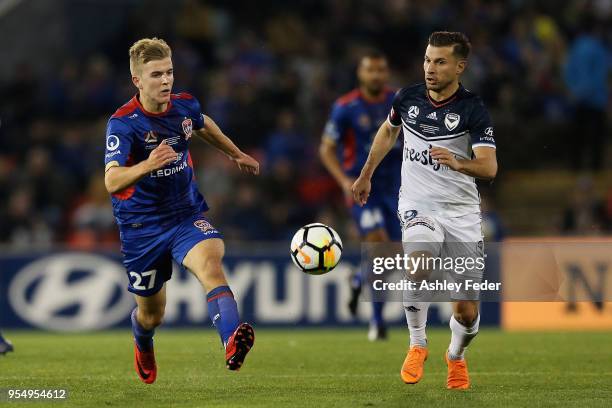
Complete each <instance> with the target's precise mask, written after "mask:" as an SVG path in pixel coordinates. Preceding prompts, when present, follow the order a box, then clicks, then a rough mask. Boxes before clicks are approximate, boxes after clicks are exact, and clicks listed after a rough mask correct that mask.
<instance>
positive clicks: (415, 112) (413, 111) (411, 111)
mask: <svg viewBox="0 0 612 408" xmlns="http://www.w3.org/2000/svg"><path fill="white" fill-rule="evenodd" d="M408 116H409V117H410V119H414V118H416V117H417V116H419V107H418V106H415V105H412V106H411V107H410V108H408Z"/></svg>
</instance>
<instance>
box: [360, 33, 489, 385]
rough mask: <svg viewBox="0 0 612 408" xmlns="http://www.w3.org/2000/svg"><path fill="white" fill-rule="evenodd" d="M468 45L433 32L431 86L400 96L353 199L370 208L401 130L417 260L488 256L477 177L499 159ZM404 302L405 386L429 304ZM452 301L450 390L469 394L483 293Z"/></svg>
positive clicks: (403, 216) (477, 273)
mask: <svg viewBox="0 0 612 408" xmlns="http://www.w3.org/2000/svg"><path fill="white" fill-rule="evenodd" d="M470 47H471V45H470V43H469V40H468V39H467V37H466V36H465V35H464V34H462V33H459V32H434V33H432V34H431V36H430V37H429V41H428V45H427V48H426V50H425V56H424V61H423V70H424V73H425V82H424V83H420V84H417V85H413V86H409V87H406V88H402V89H401V90H400V91H398V93H397V94H396V96H395V99H394V101H393V107H392V109H391V112H390V113H389V116H388V118H387V121H386V122H385V123H384V124H383V125H382V126H381V127H380V129H379V130H378V133H377V134H376V137H375V139H374V142H373V144H372V148H371V149H370V153H369V156H368V159H367V161H366V163H365V165H364V166H363V168H362V170H361V174H360V176H359V177H358V178H357V180H356V181H355V183H354V184H353V187H352V191H353V195H354V198H355V200H356V201H357V202H358V203H360V204H362V205H363V204H365V203H366V202H367V200H368V196H369V194H370V191H371V178H372V175H373V174H374V171H375V169H376V167H377V166H378V164H379V163H380V161H381V160H382V159H383V158H384V157H385V155H386V154H387V152H388V151H389V150H390V149H391V147H392V146H393V145H394V144H395V141H396V138H397V136H398V134H399V131H400V129H401V128H403V133H404V156H403V161H402V184H401V189H400V193H399V200H398V215H399V217H400V223H401V225H402V243H403V247H404V252H405V253H406V254H408V255H410V256H413V257H416V256H423V255H424V256H426V257H443V256H447V255H453V254H454V255H456V254H457V252H458V251H459V252H460V253H461V255H467V256H472V257H479V256H482V254H483V236H482V230H481V217H480V198H479V195H478V191H477V189H476V184H475V178H479V179H487V180H491V179H493V178H494V177H495V175H496V174H497V159H496V150H495V139H494V137H493V126H492V124H491V120H490V118H489V114H488V112H487V110H486V108H485V107H484V104H483V102H482V100H481V99H480V98H479V97H478V96H476V95H475V94H473V93H472V92H470V91H468V90H467V89H465V88H464V87H463V86H462V85H461V83H460V82H459V79H460V76H461V74H462V73H463V71H464V70H465V68H466V66H467V58H468V55H469V52H470ZM462 251H463V252H462ZM418 272H419V274H422V273H425V272H428V271H425V270H424V271H418ZM482 274H483V270H477V269H476V270H470V271H468V272H466V273H465V276H461V277H458V276H453V278H464V279H465V278H466V277H469V278H472V279H474V280H479V279H482ZM454 275H457V274H454ZM421 276H422V275H421ZM404 299H405V300H404V309H405V312H406V320H407V323H408V329H409V330H410V348H409V351H408V355H407V356H406V359H405V361H404V364H403V366H402V370H401V377H402V380H403V381H404V382H405V383H407V384H415V383H417V382H418V381H419V380H420V379H421V378H422V376H423V366H424V363H425V360H426V359H427V355H428V350H427V337H426V333H425V326H426V323H427V310H428V307H429V302H428V301H427V299H425V297H424V296H423V293H418V292H417V291H415V292H414V293H411V294H408V295H407V296H405V297H404ZM451 300H452V301H453V316H452V317H451V319H450V329H451V333H452V334H451V341H450V345H449V347H448V350H447V352H446V355H445V360H446V363H447V366H448V373H447V374H448V375H447V388H449V389H467V388H469V386H470V379H469V375H468V370H467V364H466V362H465V358H464V352H465V349H466V347H467V346H468V344H469V343H470V341H471V340H472V339H473V338H474V337H475V336H476V334H477V333H478V325H479V322H480V315H479V302H478V292H477V291H476V292H475V293H462V294H460V295H459V296H451Z"/></svg>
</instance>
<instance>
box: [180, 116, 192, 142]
mask: <svg viewBox="0 0 612 408" xmlns="http://www.w3.org/2000/svg"><path fill="white" fill-rule="evenodd" d="M182 125H183V132H184V133H185V140H189V138H190V137H191V134H192V133H193V123H192V122H191V119H189V118H185V120H184V121H183V123H182Z"/></svg>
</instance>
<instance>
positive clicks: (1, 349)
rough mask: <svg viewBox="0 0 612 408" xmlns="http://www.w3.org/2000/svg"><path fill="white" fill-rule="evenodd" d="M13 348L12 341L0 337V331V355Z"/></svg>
mask: <svg viewBox="0 0 612 408" xmlns="http://www.w3.org/2000/svg"><path fill="white" fill-rule="evenodd" d="M13 350H14V348H13V343H11V342H10V341H8V340H7V339H5V338H4V337H2V333H0V355H2V354H6V353H8V352H9V351H13Z"/></svg>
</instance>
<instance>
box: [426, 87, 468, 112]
mask: <svg viewBox="0 0 612 408" xmlns="http://www.w3.org/2000/svg"><path fill="white" fill-rule="evenodd" d="M462 89H463V85H461V82H460V83H459V88H457V90H456V91H455V93H453V94H452V95H451V96H449V97H448V98H446V99H443V100H441V101H434V100H433V99H431V96H429V91H428V90H427V87H425V95H427V100H428V101H429V103H431V104H432V105H433V107H434V108H439V107H442V106H444V105H447V104H449V103H451V102H452V101H454V100H455V99H457V96H458V95H459V91H461V90H462Z"/></svg>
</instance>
